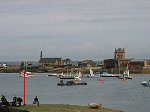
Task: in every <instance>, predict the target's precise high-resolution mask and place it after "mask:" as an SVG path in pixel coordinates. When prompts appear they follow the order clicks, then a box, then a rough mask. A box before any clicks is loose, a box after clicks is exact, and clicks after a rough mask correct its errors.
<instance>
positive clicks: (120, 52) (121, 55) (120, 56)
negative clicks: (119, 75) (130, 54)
mask: <svg viewBox="0 0 150 112" xmlns="http://www.w3.org/2000/svg"><path fill="white" fill-rule="evenodd" d="M114 59H115V60H125V59H126V57H125V49H124V48H123V49H122V48H118V49H115V52H114Z"/></svg>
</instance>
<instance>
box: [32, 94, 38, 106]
mask: <svg viewBox="0 0 150 112" xmlns="http://www.w3.org/2000/svg"><path fill="white" fill-rule="evenodd" d="M33 104H37V105H38V106H39V99H38V97H37V96H36V97H35V98H34V101H33Z"/></svg>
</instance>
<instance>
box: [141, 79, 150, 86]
mask: <svg viewBox="0 0 150 112" xmlns="http://www.w3.org/2000/svg"><path fill="white" fill-rule="evenodd" d="M141 85H143V86H147V87H150V80H149V81H148V82H147V81H143V82H141Z"/></svg>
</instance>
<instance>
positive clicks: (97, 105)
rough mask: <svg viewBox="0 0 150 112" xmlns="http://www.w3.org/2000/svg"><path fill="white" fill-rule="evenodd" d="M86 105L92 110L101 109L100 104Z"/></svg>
mask: <svg viewBox="0 0 150 112" xmlns="http://www.w3.org/2000/svg"><path fill="white" fill-rule="evenodd" d="M88 105H89V107H90V108H93V109H98V108H100V107H102V104H98V103H89V104H88Z"/></svg>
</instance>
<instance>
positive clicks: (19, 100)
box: [17, 97, 23, 106]
mask: <svg viewBox="0 0 150 112" xmlns="http://www.w3.org/2000/svg"><path fill="white" fill-rule="evenodd" d="M22 101H23V100H22V98H20V97H18V98H17V102H18V104H19V106H21V102H22Z"/></svg>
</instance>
